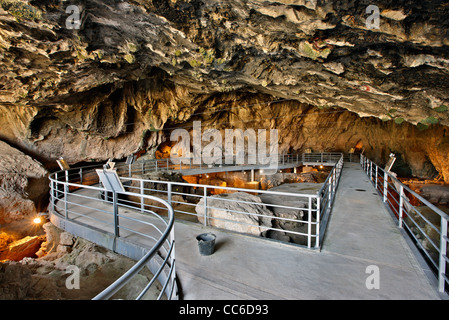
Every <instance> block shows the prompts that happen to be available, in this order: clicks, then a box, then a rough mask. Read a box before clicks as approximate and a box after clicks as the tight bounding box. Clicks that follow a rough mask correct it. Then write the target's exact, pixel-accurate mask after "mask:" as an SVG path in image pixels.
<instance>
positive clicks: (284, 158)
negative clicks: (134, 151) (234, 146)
mask: <svg viewBox="0 0 449 320" xmlns="http://www.w3.org/2000/svg"><path fill="white" fill-rule="evenodd" d="M270 159H271V160H270V161H271V162H270V163H267V164H261V163H258V162H257V159H255V161H253V162H250V161H248V159H247V158H246V159H245V158H244V160H246V161H244V162H243V163H242V162H241V161H239V160H238V158H237V157H236V156H233V157H232V159H227V158H226V157H224V156H223V157H222V158H220V159H216V158H207V157H197V158H193V157H191V158H181V157H179V158H176V157H174V158H165V159H147V160H141V161H137V162H134V163H130V164H128V165H127V166H128V171H129V175H131V173H133V172H139V171H140V172H141V173H148V172H156V171H163V170H170V171H182V170H189V169H200V170H203V169H209V168H225V167H235V166H251V165H253V166H255V167H258V168H264V167H270V166H273V165H286V164H294V163H300V162H301V161H302V157H301V156H300V155H299V154H278V155H272V156H270ZM337 161H338V159H337ZM122 166H125V164H122Z"/></svg>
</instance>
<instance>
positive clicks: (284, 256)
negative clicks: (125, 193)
mask: <svg viewBox="0 0 449 320" xmlns="http://www.w3.org/2000/svg"><path fill="white" fill-rule="evenodd" d="M133 211H134V210H129V209H127V210H124V211H123V212H122V211H121V214H130V215H134V214H136V215H138V212H137V211H135V212H133ZM86 213H87V212H86ZM83 219H87V218H83ZM85 223H87V221H85ZM96 227H97V228H102V227H105V226H96ZM70 231H71V232H76V230H70ZM209 231H210V232H213V233H215V234H216V236H217V243H216V252H215V253H214V254H212V255H211V256H201V255H200V254H199V252H198V246H197V240H196V239H195V238H196V236H197V235H198V234H200V233H203V232H209ZM84 234H85V235H87V234H88V231H87V232H86V231H84ZM80 236H82V235H80ZM133 241H141V240H139V238H136V239H133ZM175 241H176V272H177V276H178V281H179V288H180V297H181V299H187V300H189V299H206V300H210V299H276V300H277V299H441V296H440V295H439V294H438V292H437V286H436V284H434V283H431V281H433V280H432V278H428V277H427V276H426V272H428V270H426V268H427V267H426V266H425V265H422V264H421V263H420V260H419V257H418V256H417V255H415V254H414V252H413V251H412V249H411V248H410V246H409V245H408V244H407V242H406V240H405V239H404V237H403V235H402V234H401V231H400V230H399V229H398V228H397V227H396V225H395V223H394V221H393V219H392V218H391V216H390V214H389V213H388V212H387V210H386V209H385V207H384V205H383V203H382V200H381V198H380V197H379V196H378V195H377V193H376V191H375V189H374V187H373V186H372V185H371V183H370V182H369V181H368V178H367V177H366V175H365V174H364V172H363V171H362V169H361V167H360V165H359V164H355V163H347V164H345V166H344V170H343V172H342V176H341V179H340V184H339V187H338V191H337V195H336V199H335V203H334V208H333V212H332V214H331V218H330V221H329V224H328V228H327V231H326V235H325V238H324V243H323V247H322V250H321V252H318V251H313V250H308V249H303V248H302V247H298V246H295V245H291V244H285V243H281V242H278V241H274V240H269V239H260V238H257V237H252V236H246V235H241V234H236V233H232V232H227V231H223V230H217V229H213V228H209V227H204V226H203V225H200V224H194V223H189V222H185V221H177V222H176V223H175ZM372 265H374V266H377V267H378V270H379V284H380V287H379V289H371V290H369V289H368V288H367V287H366V281H367V278H368V277H370V275H371V274H370V273H367V267H368V266H372ZM423 266H424V267H423Z"/></svg>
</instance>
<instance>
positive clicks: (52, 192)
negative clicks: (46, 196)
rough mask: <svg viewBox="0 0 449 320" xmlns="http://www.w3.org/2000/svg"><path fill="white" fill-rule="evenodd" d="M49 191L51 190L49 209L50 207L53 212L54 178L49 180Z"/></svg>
mask: <svg viewBox="0 0 449 320" xmlns="http://www.w3.org/2000/svg"><path fill="white" fill-rule="evenodd" d="M50 191H51V193H50V198H51V202H50V203H51V209H52V211H53V212H55V202H56V200H55V182H54V180H51V181H50Z"/></svg>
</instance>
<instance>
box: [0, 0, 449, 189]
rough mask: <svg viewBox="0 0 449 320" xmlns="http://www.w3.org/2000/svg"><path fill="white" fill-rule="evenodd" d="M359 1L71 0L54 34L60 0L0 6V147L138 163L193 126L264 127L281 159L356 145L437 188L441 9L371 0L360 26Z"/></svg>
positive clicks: (442, 148)
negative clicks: (375, 20)
mask: <svg viewBox="0 0 449 320" xmlns="http://www.w3.org/2000/svg"><path fill="white" fill-rule="evenodd" d="M11 3H14V6H12V5H11ZM370 4H371V3H370V1H330V0H329V1H324V0H323V1H306V0H279V1H258V0H248V1H241V0H232V1H230V0H221V1H218V0H203V1H199V0H185V1H184V0H182V1H181V0H150V1H140V0H130V1H110V2H108V3H105V2H103V1H99V0H80V1H78V2H77V4H76V5H77V6H78V7H79V9H80V11H81V15H80V28H79V29H68V28H67V26H66V22H67V18H68V14H67V12H66V11H65V9H66V6H67V3H65V2H64V1H59V0H42V1H17V0H8V1H3V2H1V3H0V36H1V37H0V72H1V73H0V139H2V140H4V141H6V142H8V143H9V144H11V145H14V146H16V147H17V148H19V149H20V150H21V151H23V152H25V153H27V154H29V155H32V156H33V157H34V158H38V159H39V160H41V161H42V162H43V163H44V164H45V165H46V166H47V168H49V169H53V168H55V162H54V160H55V159H57V158H58V157H61V156H62V157H64V158H66V159H67V160H68V161H69V163H77V162H82V161H102V160H106V159H108V158H116V159H122V158H123V157H125V156H127V155H129V154H131V153H139V154H140V153H145V152H147V153H149V154H150V155H151V154H152V153H153V152H154V151H155V149H156V148H157V146H158V145H159V144H160V143H162V142H164V141H166V140H167V139H168V137H169V133H170V132H171V130H173V129H174V128H178V127H188V126H191V124H192V121H194V120H201V121H202V124H203V125H204V127H205V128H218V129H220V130H224V129H226V128H247V127H251V128H264V129H269V128H277V129H279V132H280V148H279V150H280V152H284V151H285V152H287V151H288V152H292V151H293V152H294V151H302V150H303V149H304V148H307V147H310V148H312V149H314V150H316V151H348V150H349V149H350V148H351V147H354V146H355V145H356V144H357V143H362V144H363V146H364V147H365V152H366V154H367V155H368V156H369V157H370V158H372V159H373V160H375V161H376V162H378V163H383V162H385V161H386V159H387V158H388V155H389V153H390V152H396V153H398V154H400V155H401V157H402V159H403V160H404V162H405V163H406V164H407V165H408V166H409V167H410V170H411V172H412V174H413V175H416V176H426V177H427V176H429V175H431V174H433V173H432V172H433V168H435V169H436V170H437V171H438V172H440V173H441V174H442V175H443V177H444V179H445V181H446V182H449V160H448V158H447V152H448V150H449V142H448V140H447V136H446V135H447V128H448V127H447V126H448V125H449V112H448V108H447V106H446V105H447V104H448V102H449V90H448V89H449V87H448V85H449V81H448V75H449V73H448V72H449V63H448V61H449V50H448V45H449V40H448V39H449V28H448V24H449V22H448V20H447V16H448V15H449V6H447V3H445V2H444V1H436V0H429V1H425V2H422V1H412V0H400V1H395V2H394V3H392V2H391V1H386V0H385V1H384V0H379V1H376V5H377V6H378V7H379V9H380V27H379V29H369V28H367V25H366V20H367V17H368V15H367V14H366V8H367V6H368V5H370ZM14 8H20V9H21V10H19V11H18V10H14ZM52 166H53V167H52Z"/></svg>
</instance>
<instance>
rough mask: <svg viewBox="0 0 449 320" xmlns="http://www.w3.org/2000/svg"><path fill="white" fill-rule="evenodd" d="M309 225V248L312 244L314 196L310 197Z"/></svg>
mask: <svg viewBox="0 0 449 320" xmlns="http://www.w3.org/2000/svg"><path fill="white" fill-rule="evenodd" d="M308 222H309V226H308V228H307V248H309V249H310V248H311V246H312V197H309V216H308Z"/></svg>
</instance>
